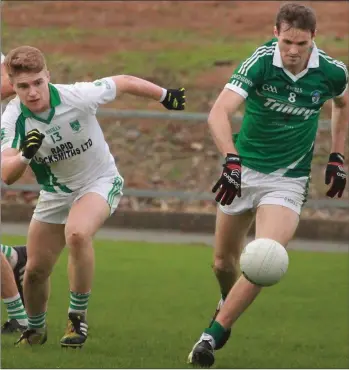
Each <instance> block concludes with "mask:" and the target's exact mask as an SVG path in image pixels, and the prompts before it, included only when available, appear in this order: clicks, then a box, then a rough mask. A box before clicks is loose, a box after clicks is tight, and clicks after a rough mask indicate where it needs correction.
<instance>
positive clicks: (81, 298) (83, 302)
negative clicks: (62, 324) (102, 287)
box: [68, 291, 91, 316]
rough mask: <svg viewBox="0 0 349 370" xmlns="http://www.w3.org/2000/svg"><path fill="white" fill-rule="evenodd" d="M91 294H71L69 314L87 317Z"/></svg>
mask: <svg viewBox="0 0 349 370" xmlns="http://www.w3.org/2000/svg"><path fill="white" fill-rule="evenodd" d="M90 295H91V292H88V293H75V292H72V291H71V292H70V303H69V309H68V313H69V312H77V313H82V314H84V315H85V316H86V313H87V306H88V299H89V298H90Z"/></svg>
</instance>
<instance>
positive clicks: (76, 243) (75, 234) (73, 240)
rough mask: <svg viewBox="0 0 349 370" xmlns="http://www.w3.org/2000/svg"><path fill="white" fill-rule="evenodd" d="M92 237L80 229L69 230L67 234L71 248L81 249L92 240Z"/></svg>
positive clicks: (67, 240)
mask: <svg viewBox="0 0 349 370" xmlns="http://www.w3.org/2000/svg"><path fill="white" fill-rule="evenodd" d="M90 238H91V237H90V235H89V234H87V233H85V232H83V231H81V230H79V229H70V230H69V229H68V230H67V231H66V233H65V239H66V242H67V244H68V246H69V247H70V248H74V249H80V248H83V247H85V246H86V243H88V241H89V240H90Z"/></svg>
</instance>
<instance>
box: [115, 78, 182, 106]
mask: <svg viewBox="0 0 349 370" xmlns="http://www.w3.org/2000/svg"><path fill="white" fill-rule="evenodd" d="M112 79H113V81H114V82H115V85H116V87H117V94H118V95H120V93H121V94H122V93H127V94H132V95H135V96H142V97H145V98H149V99H153V100H156V101H159V102H160V103H161V104H162V105H163V106H164V107H165V108H166V109H170V110H184V109H185V89H184V88H181V89H168V90H166V89H164V88H162V87H160V86H158V85H156V84H154V83H152V82H150V81H147V80H143V79H141V78H138V77H134V76H127V75H120V76H113V77H112Z"/></svg>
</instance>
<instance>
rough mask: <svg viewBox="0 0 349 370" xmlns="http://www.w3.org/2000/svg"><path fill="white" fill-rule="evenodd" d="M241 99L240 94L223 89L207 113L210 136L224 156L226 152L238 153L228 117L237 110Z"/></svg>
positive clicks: (242, 99)
mask: <svg viewBox="0 0 349 370" xmlns="http://www.w3.org/2000/svg"><path fill="white" fill-rule="evenodd" d="M243 101H244V98H243V97H242V96H241V95H239V94H237V93H236V92H234V91H231V90H228V89H224V90H223V91H222V92H221V94H220V95H219V97H218V98H217V100H216V102H215V103H214V105H213V107H212V109H211V112H210V114H209V117H208V125H209V128H210V132H211V135H212V138H213V140H214V142H215V144H216V146H217V148H218V150H219V151H220V152H221V153H222V155H223V156H224V157H225V156H226V155H227V153H232V154H238V153H237V151H236V148H235V146H234V143H233V138H232V134H233V132H232V129H231V124H230V120H229V117H230V116H231V115H233V114H234V113H235V112H236V111H237V109H238V108H239V106H240V105H241V103H242V102H243Z"/></svg>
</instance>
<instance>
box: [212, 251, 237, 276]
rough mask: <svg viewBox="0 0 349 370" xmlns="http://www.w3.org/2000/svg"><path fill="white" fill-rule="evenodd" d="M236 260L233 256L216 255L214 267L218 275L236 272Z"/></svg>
mask: <svg viewBox="0 0 349 370" xmlns="http://www.w3.org/2000/svg"><path fill="white" fill-rule="evenodd" d="M236 265H237V263H236V260H235V258H234V257H233V256H231V255H228V256H215V257H214V260H213V265H212V269H213V271H214V273H215V274H216V275H218V274H220V273H229V272H231V273H235V271H236Z"/></svg>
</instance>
